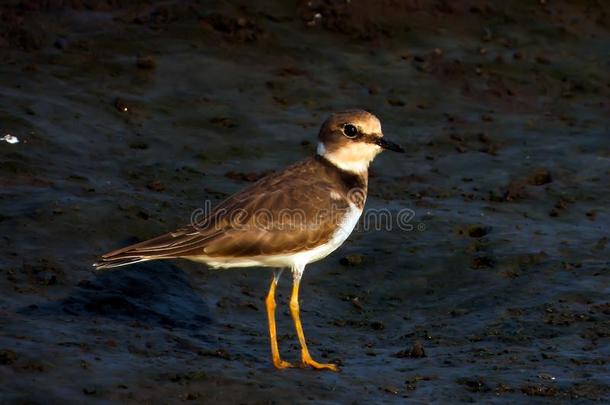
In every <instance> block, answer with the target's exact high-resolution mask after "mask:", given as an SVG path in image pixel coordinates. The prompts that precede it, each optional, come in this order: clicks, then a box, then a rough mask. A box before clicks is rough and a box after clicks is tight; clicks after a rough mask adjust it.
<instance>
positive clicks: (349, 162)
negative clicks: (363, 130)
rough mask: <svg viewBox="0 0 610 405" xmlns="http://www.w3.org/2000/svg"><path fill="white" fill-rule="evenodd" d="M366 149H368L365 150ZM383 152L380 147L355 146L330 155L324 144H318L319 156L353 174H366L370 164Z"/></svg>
mask: <svg viewBox="0 0 610 405" xmlns="http://www.w3.org/2000/svg"><path fill="white" fill-rule="evenodd" d="M364 148H366V149H364ZM380 151H381V148H379V147H378V146H374V147H372V146H369V145H362V146H361V145H355V146H354V147H353V148H342V149H341V150H339V151H337V152H333V153H330V152H329V151H328V150H327V149H326V147H325V146H324V144H323V143H322V142H318V147H317V150H316V152H317V154H318V155H320V156H323V157H324V158H325V159H326V160H328V161H329V162H331V163H332V164H333V165H335V166H337V167H338V168H339V169H341V170H345V171H347V172H352V173H365V172H367V171H368V169H369V164H370V163H371V162H372V161H373V159H374V158H375V156H377V154H378V153H379V152H380Z"/></svg>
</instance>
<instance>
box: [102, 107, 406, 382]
mask: <svg viewBox="0 0 610 405" xmlns="http://www.w3.org/2000/svg"><path fill="white" fill-rule="evenodd" d="M384 149H387V150H392V151H395V152H404V150H403V149H402V148H401V147H400V146H398V145H397V144H395V143H392V142H389V141H387V140H385V139H384V138H383V133H382V132H381V123H380V122H379V119H378V118H377V117H376V116H374V115H373V114H371V113H369V112H367V111H363V110H350V111H345V112H340V113H336V114H333V115H331V116H330V117H329V118H328V119H327V120H326V121H325V122H324V123H323V124H322V127H321V128H320V132H319V135H318V145H317V153H316V155H315V156H313V157H311V158H309V159H305V160H303V161H301V162H298V163H296V164H294V165H292V166H289V167H288V168H286V169H284V170H282V171H279V172H276V173H272V174H269V175H267V176H266V177H264V178H262V179H260V180H258V181H257V182H256V183H254V184H253V185H252V186H250V187H248V188H246V189H245V190H243V191H241V192H238V193H236V194H234V195H232V196H231V197H229V198H227V199H226V200H224V201H223V202H221V203H220V204H219V205H218V206H216V207H215V208H214V209H213V210H212V211H211V212H210V213H209V214H208V215H206V216H205V217H204V218H202V219H201V220H199V221H195V222H193V221H191V222H192V223H191V224H189V225H188V226H185V227H183V228H180V229H178V230H176V231H175V232H170V233H167V234H165V235H161V236H159V237H156V238H153V239H150V240H147V241H144V242H141V243H137V244H135V245H131V246H127V247H125V248H122V249H119V250H115V251H113V252H110V253H107V254H105V255H103V256H102V257H101V258H100V259H99V261H98V262H97V263H95V264H94V266H95V267H96V268H97V269H104V268H110V267H118V266H124V265H128V264H133V263H137V262H143V261H147V260H157V259H176V258H182V259H189V260H193V261H196V262H203V263H205V264H207V265H208V266H211V267H213V268H229V267H271V268H273V269H274V274H273V278H272V280H271V285H270V287H269V292H268V294H267V298H266V300H265V304H266V307H267V316H268V321H269V336H270V341H271V355H272V360H273V364H274V366H275V367H277V368H288V367H293V365H292V364H291V363H289V362H287V361H284V360H282V359H281V357H280V352H279V348H278V344H277V336H276V327H275V306H276V304H275V288H276V286H277V283H278V280H279V278H280V275H281V274H282V271H283V269H286V268H289V269H290V270H291V271H292V278H293V284H292V294H291V297H290V312H291V315H292V318H293V321H294V325H295V328H296V332H297V336H298V338H299V342H300V345H301V363H302V365H303V366H309V367H312V368H314V369H326V370H333V371H337V366H336V365H335V364H323V363H318V362H317V361H315V360H313V359H312V357H311V355H310V354H309V350H308V349H307V343H306V341H305V335H304V334H303V328H302V326H301V320H300V316H299V286H300V282H301V276H302V275H303V271H304V270H305V266H306V265H307V264H309V263H312V262H314V261H317V260H320V259H322V258H324V257H326V256H327V255H329V254H330V253H331V252H333V251H334V250H335V249H337V248H338V247H339V246H341V244H343V242H344V241H345V240H346V239H347V237H348V236H349V235H350V234H351V232H352V230H353V229H354V227H355V226H356V224H357V222H358V219H359V218H360V215H361V214H362V210H363V208H364V203H365V200H366V193H367V185H368V168H369V164H370V163H371V161H372V160H373V159H374V158H375V156H377V154H379V153H380V152H381V151H382V150H384Z"/></svg>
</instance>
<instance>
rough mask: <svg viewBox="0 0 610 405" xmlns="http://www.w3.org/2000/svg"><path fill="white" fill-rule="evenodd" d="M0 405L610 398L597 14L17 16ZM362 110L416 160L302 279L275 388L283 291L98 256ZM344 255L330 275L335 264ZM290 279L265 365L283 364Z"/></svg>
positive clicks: (55, 12)
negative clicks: (295, 323)
mask: <svg viewBox="0 0 610 405" xmlns="http://www.w3.org/2000/svg"><path fill="white" fill-rule="evenodd" d="M0 21H1V24H0V137H3V136H4V135H5V134H10V135H13V136H16V137H17V138H18V139H19V142H18V143H12V144H11V143H8V142H6V141H0V208H1V210H0V238H1V242H2V249H1V251H0V252H1V253H0V402H3V403H41V404H42V403H45V404H46V403H78V402H83V401H87V402H91V403H110V402H148V403H175V402H181V401H189V400H191V401H194V402H200V403H248V404H250V403H253V404H254V403H302V402H316V403H372V402H374V403H404V402H409V403H430V402H438V403H449V402H451V403H455V402H472V401H482V402H486V403H490V402H494V403H523V402H552V403H556V402H558V401H560V402H561V401H563V402H568V401H574V402H577V403H587V402H603V401H608V400H610V373H609V370H608V361H609V358H610V345H609V344H608V341H609V335H610V299H609V293H610V283H609V282H610V271H609V260H608V257H609V253H610V250H609V249H610V247H609V243H608V237H609V235H608V234H609V232H608V227H609V225H610V212H609V202H610V187H609V186H610V180H609V179H610V176H609V175H610V124H609V122H610V120H609V117H610V99H609V95H610V78H609V75H608V72H609V71H610V33H609V28H610V7H609V6H608V3H607V2H603V1H582V2H555V1H540V2H536V1H516V2H500V1H498V2H482V1H469V2H446V1H438V2H428V1H405V2H398V1H389V0H384V1H377V2H372V1H357V0H353V1H352V2H342V1H315V0H314V1H312V2H306V1H304V2H300V3H293V2H281V1H275V2H274V1H263V2H256V5H255V4H254V3H253V2H248V1H241V2H231V4H229V2H219V3H214V2H203V1H201V2H184V1H155V0H150V1H146V2H128V1H126V0H125V1H120V0H115V1H113V0H105V1H100V0H89V1H88V0H72V1H69V0H65V1H62V0H49V1H43V0H31V1H5V2H2V6H0ZM346 107H361V108H367V109H370V110H371V111H373V112H375V113H376V114H377V115H378V116H379V117H380V118H381V119H382V122H383V125H384V130H385V133H386V136H387V137H388V138H390V139H392V140H395V141H397V142H399V143H401V144H402V145H403V146H404V147H405V148H406V149H407V151H408V153H407V154H406V155H397V154H390V153H386V154H383V155H382V156H380V157H379V158H378V159H377V161H376V162H375V163H374V165H373V167H372V169H371V182H370V196H369V200H368V202H367V207H368V208H388V209H390V210H392V211H393V212H398V211H399V210H400V209H403V208H409V209H412V210H413V211H414V212H415V217H414V218H413V219H412V224H413V225H414V227H413V230H412V231H404V230H400V229H396V228H393V229H392V230H388V231H368V232H364V231H361V232H357V233H355V234H354V235H352V236H351V237H350V239H349V240H348V242H347V243H346V244H345V245H344V246H343V247H342V248H341V249H339V250H338V251H337V252H336V253H334V254H333V255H331V256H329V257H328V258H327V259H326V260H324V261H321V262H318V263H315V264H313V265H311V266H309V267H308V270H307V271H306V274H305V276H304V281H303V287H302V295H301V302H302V309H303V311H302V317H303V321H304V327H305V332H306V334H307V336H308V338H309V342H310V348H311V351H312V352H313V354H314V357H316V358H318V359H319V360H322V361H334V362H338V363H339V364H340V365H341V368H342V371H341V372H340V373H337V374H335V373H330V372H315V371H312V370H301V369H292V370H284V371H277V370H275V369H274V368H273V367H272V366H271V364H270V361H269V349H268V340H267V339H268V338H267V331H266V318H265V312H264V302H263V298H264V296H265V294H266V289H267V286H268V282H269V280H270V276H271V274H270V271H269V270H266V269H258V268H253V269H243V270H230V271H213V270H208V269H206V268H204V267H203V266H200V265H196V264H192V263H188V262H183V261H173V262H163V263H144V264H141V265H135V266H132V267H126V268H121V269H118V270H116V271H108V272H103V273H96V272H94V271H93V269H92V267H91V263H92V262H93V261H94V260H95V258H96V256H97V255H99V254H101V253H104V252H106V251H108V250H111V249H114V248H118V247H120V246H122V245H124V244H126V243H129V242H133V241H136V240H141V239H145V238H149V237H153V236H156V235H157V234H160V233H163V232H166V231H169V230H172V229H173V228H175V227H177V226H179V225H182V224H184V223H186V222H188V221H189V218H190V213H191V212H192V211H193V210H195V209H196V208H198V207H201V206H202V205H203V204H205V201H208V200H211V201H212V202H213V203H217V202H218V201H220V200H221V199H222V198H224V197H225V196H226V195H228V194H230V193H232V192H235V191H236V190H239V189H241V188H243V187H245V186H246V185H248V184H250V183H249V182H250V181H252V180H254V179H255V178H257V177H258V176H259V175H260V174H261V173H263V172H265V171H267V170H273V169H278V168H281V167H283V166H285V165H287V164H289V163H291V162H294V161H296V160H299V159H301V158H303V157H305V156H308V155H310V154H312V153H313V150H314V145H315V142H316V141H315V137H316V134H317V130H318V127H319V125H320V123H321V122H322V121H323V120H324V118H325V117H326V116H327V115H328V114H329V113H330V112H332V111H335V110H340V109H344V108H346ZM342 259H343V260H342ZM289 281H290V280H289V277H287V276H284V278H283V279H282V280H281V282H280V290H279V292H280V298H279V305H280V310H279V314H278V317H279V334H280V347H281V350H282V353H283V355H284V357H285V358H286V359H288V360H296V359H297V358H298V355H299V352H298V343H297V341H296V337H295V333H294V332H293V329H292V325H291V322H290V319H289V316H288V312H287V306H286V305H285V304H286V300H287V296H288V292H289V290H288V288H289V285H290V282H289Z"/></svg>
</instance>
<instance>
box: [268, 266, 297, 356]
mask: <svg viewBox="0 0 610 405" xmlns="http://www.w3.org/2000/svg"><path fill="white" fill-rule="evenodd" d="M281 274H282V270H276V271H275V272H274V274H273V280H271V286H270V287H269V294H267V298H266V299H265V304H266V306H267V317H268V318H269V339H270V340H271V358H272V359H273V365H274V366H275V367H276V368H289V367H294V366H293V365H292V364H290V363H288V362H287V361H284V360H282V359H281V358H280V349H279V347H278V345H277V332H276V329H275V287H276V286H277V282H278V280H279V278H280V275H281Z"/></svg>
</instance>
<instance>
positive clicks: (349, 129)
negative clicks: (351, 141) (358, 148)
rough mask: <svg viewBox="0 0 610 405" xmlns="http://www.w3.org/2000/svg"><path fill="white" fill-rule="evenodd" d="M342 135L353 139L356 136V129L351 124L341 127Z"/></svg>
mask: <svg viewBox="0 0 610 405" xmlns="http://www.w3.org/2000/svg"><path fill="white" fill-rule="evenodd" d="M343 133H344V134H345V136H347V137H348V138H355V137H356V135H358V128H356V127H355V126H354V125H352V124H347V125H345V126H344V127H343Z"/></svg>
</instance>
